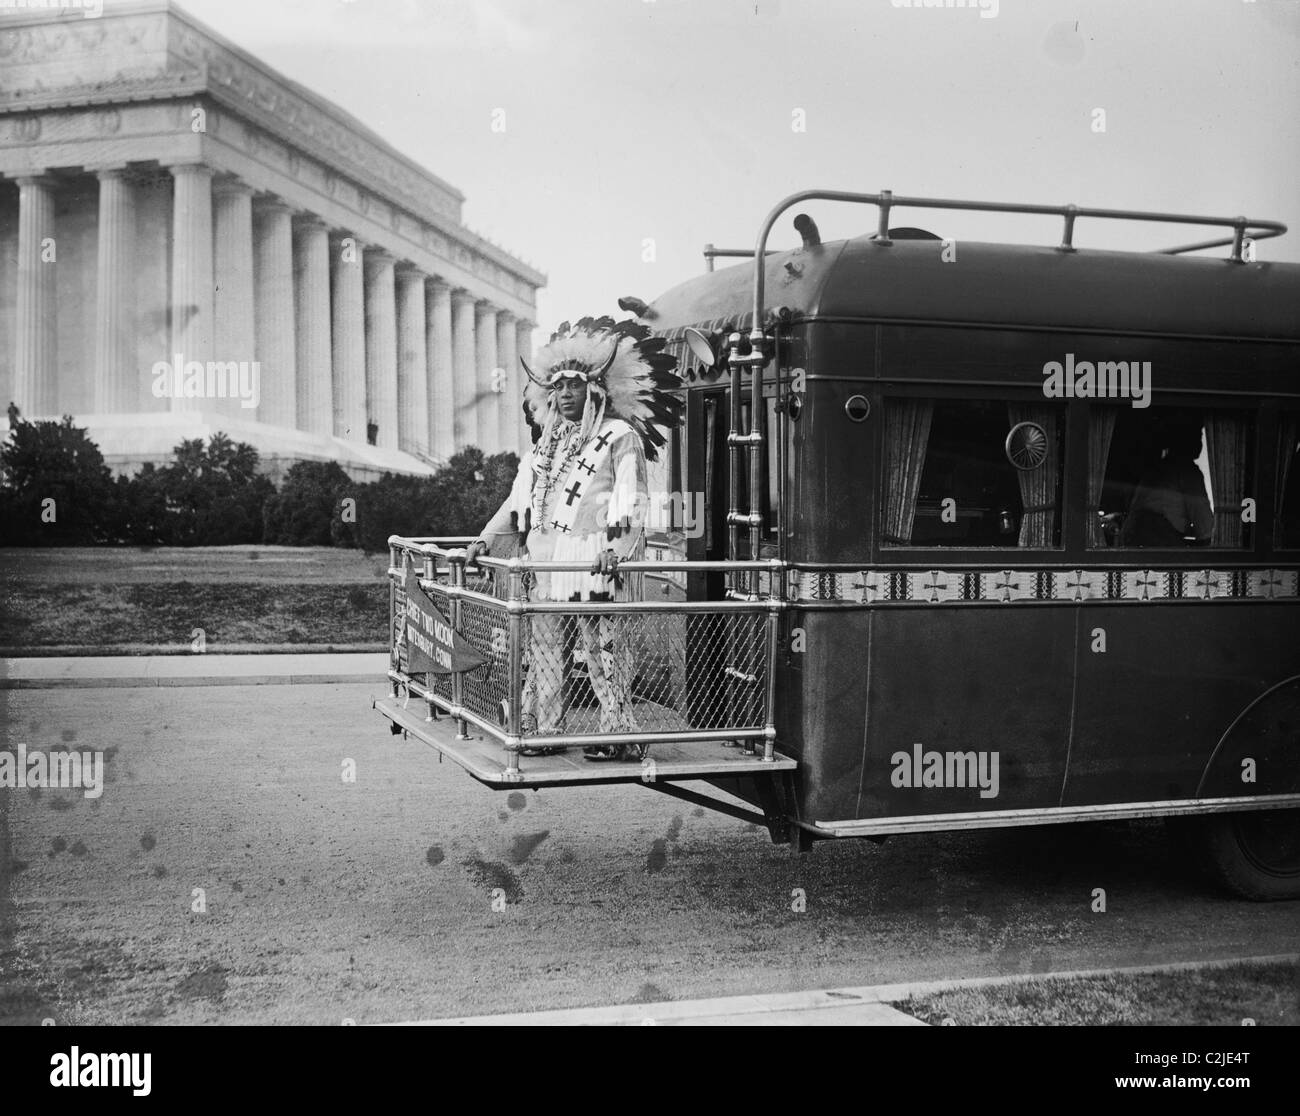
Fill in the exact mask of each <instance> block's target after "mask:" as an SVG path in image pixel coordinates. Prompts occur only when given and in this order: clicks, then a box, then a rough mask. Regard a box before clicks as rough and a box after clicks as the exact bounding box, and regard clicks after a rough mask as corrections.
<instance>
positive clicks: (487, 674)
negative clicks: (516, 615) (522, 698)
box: [444, 601, 510, 724]
mask: <svg viewBox="0 0 1300 1116" xmlns="http://www.w3.org/2000/svg"><path fill="white" fill-rule="evenodd" d="M459 631H460V635H461V637H462V638H463V639H464V640H465V642H466V643H468V644H469V645H470V646H471V647H473V648H474V650H475V651H477V652H478V653H479V654H480V655H482V656H484V657H485V658H486V659H487V662H486V663H484V664H483V665H482V666H480V667H476V668H475V669H474V670H469V671H466V672H465V674H464V675H463V676H462V677H463V681H462V683H461V687H462V688H461V695H462V700H463V702H464V704H465V708H466V709H468V710H469V711H470V712H472V713H477V714H478V715H479V716H480V717H482V718H484V719H485V720H488V721H491V722H492V723H493V724H498V723H500V721H501V703H502V702H503V701H505V700H506V698H507V697H508V696H509V689H508V687H509V684H510V638H509V637H510V628H509V622H508V619H507V613H506V611H505V609H503V608H494V607H493V606H491V605H485V604H480V603H479V602H478V601H461V603H460V628H459ZM444 677H446V678H448V683H449V684H448V692H450V676H449V675H446V676H444Z"/></svg>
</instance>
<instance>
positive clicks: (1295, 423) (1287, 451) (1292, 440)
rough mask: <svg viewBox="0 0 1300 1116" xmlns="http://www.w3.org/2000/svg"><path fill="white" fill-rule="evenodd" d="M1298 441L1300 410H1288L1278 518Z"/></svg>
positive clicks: (1285, 423)
mask: <svg viewBox="0 0 1300 1116" xmlns="http://www.w3.org/2000/svg"><path fill="white" fill-rule="evenodd" d="M1296 442H1300V412H1296V411H1288V412H1286V413H1284V414H1283V415H1282V453H1281V469H1282V471H1281V472H1280V473H1279V474H1278V478H1277V518H1278V521H1279V522H1281V519H1282V501H1283V500H1285V499H1286V482H1287V478H1288V477H1290V475H1291V470H1292V468H1294V466H1295V458H1296V448H1297V447H1296Z"/></svg>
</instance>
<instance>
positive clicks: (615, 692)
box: [480, 318, 681, 758]
mask: <svg viewBox="0 0 1300 1116" xmlns="http://www.w3.org/2000/svg"><path fill="white" fill-rule="evenodd" d="M663 345H664V343H663V341H662V340H661V339H656V338H650V337H649V330H648V329H647V328H646V327H645V326H640V325H637V324H636V323H634V322H623V323H620V324H619V325H617V326H616V325H615V324H614V322H613V320H612V319H610V318H601V319H598V320H592V319H590V318H584V319H582V320H581V321H579V322H578V323H577V324H576V326H573V327H572V328H571V327H570V326H569V324H568V323H567V322H566V323H565V324H564V325H562V326H561V327H560V329H559V330H558V331H557V332H556V333H555V335H554V336H553V337H552V339H551V343H550V344H549V345H547V346H546V347H545V348H543V349H542V350H541V351H540V352H539V353H538V357H537V364H538V368H539V372H540V375H534V374H533V372H532V370H531V369H529V368H528V365H527V364H526V363H525V364H524V370H525V371H526V372H527V373H528V376H529V379H530V380H531V381H532V383H531V384H530V386H529V388H528V389H527V391H526V392H525V400H526V406H527V409H528V412H529V414H530V417H531V418H532V420H533V422H534V427H535V428H536V427H537V426H540V427H541V435H540V437H539V438H538V439H537V441H536V443H535V444H534V446H533V448H532V449H531V450H530V451H529V452H528V453H526V454H525V455H524V458H523V461H521V462H520V465H519V471H518V473H517V474H516V475H515V480H514V484H513V486H512V487H511V490H510V495H509V496H507V497H506V499H505V501H504V502H503V503H502V505H501V507H500V509H498V511H497V513H496V514H495V515H494V516H493V517H492V518H491V519H490V520H489V521H488V523H487V525H486V526H485V527H484V529H483V531H482V533H481V536H480V537H481V538H483V539H484V540H485V541H487V542H488V543H489V546H490V543H491V539H492V536H494V535H502V534H509V533H511V532H516V531H518V532H520V533H521V534H522V536H523V540H524V544H523V553H524V555H525V556H526V557H528V558H530V559H532V560H534V561H538V562H575V563H582V565H583V566H584V569H583V570H581V571H576V570H575V571H555V572H549V571H537V572H536V574H535V575H532V576H530V578H529V582H530V584H529V597H530V599H532V600H538V601H590V600H611V599H612V600H636V599H639V597H640V588H641V586H640V582H641V576H640V575H639V574H630V575H629V574H620V575H619V577H618V580H617V581H614V580H611V579H610V578H608V577H606V576H604V575H603V574H592V573H590V572H588V570H589V569H590V567H591V565H592V564H593V563H594V562H595V561H596V560H597V558H598V557H599V556H600V555H601V554H602V553H604V552H605V551H607V550H612V551H613V552H614V554H615V555H616V556H617V558H618V559H619V561H620V562H623V561H636V560H638V559H640V558H642V557H643V556H644V554H645V518H646V511H647V508H648V504H649V490H648V485H647V479H646V459H647V457H649V458H650V459H651V460H653V459H654V457H655V453H656V451H657V450H658V448H659V447H660V446H662V445H664V443H665V441H666V437H665V431H666V430H668V429H671V427H672V426H673V425H675V423H676V421H677V420H678V418H679V417H680V414H681V401H680V399H679V398H678V397H676V396H674V395H671V394H668V393H669V392H670V391H671V390H672V389H673V388H675V387H678V386H680V380H678V379H677V377H676V376H675V375H674V374H673V373H672V369H673V368H674V367H675V366H676V360H675V358H673V357H672V356H671V355H670V354H667V353H664V352H663V351H662V350H663ZM521 363H523V362H522V360H521ZM573 376H577V377H579V378H581V379H583V380H584V381H585V382H586V383H587V402H586V406H585V408H584V410H583V415H582V418H581V419H580V420H578V421H576V422H572V421H569V420H566V419H565V418H564V417H563V416H562V415H561V414H560V412H559V408H558V407H557V405H556V404H555V401H554V399H553V398H552V391H551V389H552V387H553V386H554V385H556V384H558V382H559V381H560V380H561V379H562V378H564V377H573ZM618 581H621V583H622V584H621V587H620V586H619V584H618ZM529 627H530V638H529V646H528V662H527V677H526V681H525V683H524V690H523V695H522V699H523V700H522V712H523V713H524V715H525V718H526V720H527V719H530V718H535V719H536V731H537V732H538V733H539V734H547V733H550V734H554V733H558V732H560V731H562V721H563V714H564V704H563V696H564V695H563V691H564V681H565V677H566V674H567V658H568V655H567V650H566V648H567V644H568V643H569V642H570V638H571V637H572V635H576V636H577V639H578V640H579V641H580V644H581V647H582V650H583V653H584V655H585V658H586V663H587V676H588V679H589V680H590V682H591V687H592V690H593V691H594V693H595V695H596V698H597V699H598V700H599V702H600V731H601V732H609V733H615V732H637V731H639V726H638V724H637V720H636V717H635V715H634V713H633V709H632V681H633V677H634V674H635V668H634V665H633V661H632V649H631V647H629V646H628V642H627V639H626V638H623V637H621V636H620V633H619V624H618V620H617V618H616V617H614V616H604V615H601V616H565V615H562V614H551V615H543V614H538V615H533V616H531V617H529ZM530 727H531V726H530ZM591 752H592V750H589V752H588V754H589V755H591ZM609 754H610V752H609V750H605V757H606V758H607V757H608V755H609ZM591 758H600V757H597V756H595V755H592V756H591Z"/></svg>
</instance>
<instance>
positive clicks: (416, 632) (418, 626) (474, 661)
mask: <svg viewBox="0 0 1300 1116" xmlns="http://www.w3.org/2000/svg"><path fill="white" fill-rule="evenodd" d="M406 654H407V670H408V671H410V673H411V674H429V673H433V674H458V673H460V672H461V671H466V670H474V669H475V668H476V667H480V666H482V665H483V664H484V663H485V662H487V659H486V658H485V657H484V656H483V655H480V654H479V653H478V652H477V651H475V650H474V648H473V647H471V646H470V645H469V644H468V643H466V642H465V640H464V639H462V638H461V637H460V636H459V635H458V634H457V633H456V632H454V631H452V627H451V624H450V623H449V622H448V621H447V618H446V617H445V616H443V614H442V613H441V612H439V611H438V609H437V608H436V607H435V606H434V603H433V602H432V601H431V600H429V597H428V595H427V594H426V593H425V592H424V590H423V589H421V588H420V578H419V575H418V574H416V572H415V571H414V570H411V569H408V570H407V571H406Z"/></svg>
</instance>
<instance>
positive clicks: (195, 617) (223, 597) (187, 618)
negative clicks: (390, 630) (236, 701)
mask: <svg viewBox="0 0 1300 1116" xmlns="http://www.w3.org/2000/svg"><path fill="white" fill-rule="evenodd" d="M387 557H388V556H387V555H386V554H384V555H371V556H366V555H362V554H360V553H359V552H357V551H347V550H331V549H328V548H301V549H297V548H289V547H247V546H245V547H211V548H194V549H186V550H181V549H168V548H161V547H160V548H153V549H134V548H133V549H116V550H108V549H92V548H81V549H78V548H68V549H64V550H40V551H36V550H19V549H9V550H4V551H0V581H2V583H3V596H2V597H0V645H3V646H4V647H5V648H6V650H7V651H8V653H10V654H23V653H29V654H40V653H42V652H44V653H47V654H48V653H52V652H54V651H56V650H57V649H59V648H66V647H71V646H79V647H94V648H102V649H103V650H104V651H105V652H106V653H108V652H111V653H130V652H131V651H133V650H139V651H142V652H143V651H157V650H159V649H174V650H175V651H177V652H183V653H189V652H190V649H191V643H192V641H193V640H194V638H195V635H194V633H195V630H196V629H202V631H203V639H204V644H205V650H206V651H207V652H208V653H216V654H219V653H220V652H221V650H222V648H223V646H224V647H229V646H230V645H233V644H245V645H247V644H253V645H271V644H291V645H301V646H304V647H307V646H315V647H319V646H324V645H336V646H338V645H342V646H357V645H366V646H373V647H374V648H376V649H379V648H383V647H386V646H387V615H388V583H387V580H386V578H385V576H384V571H385V570H386V569H387V565H388V561H387Z"/></svg>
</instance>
